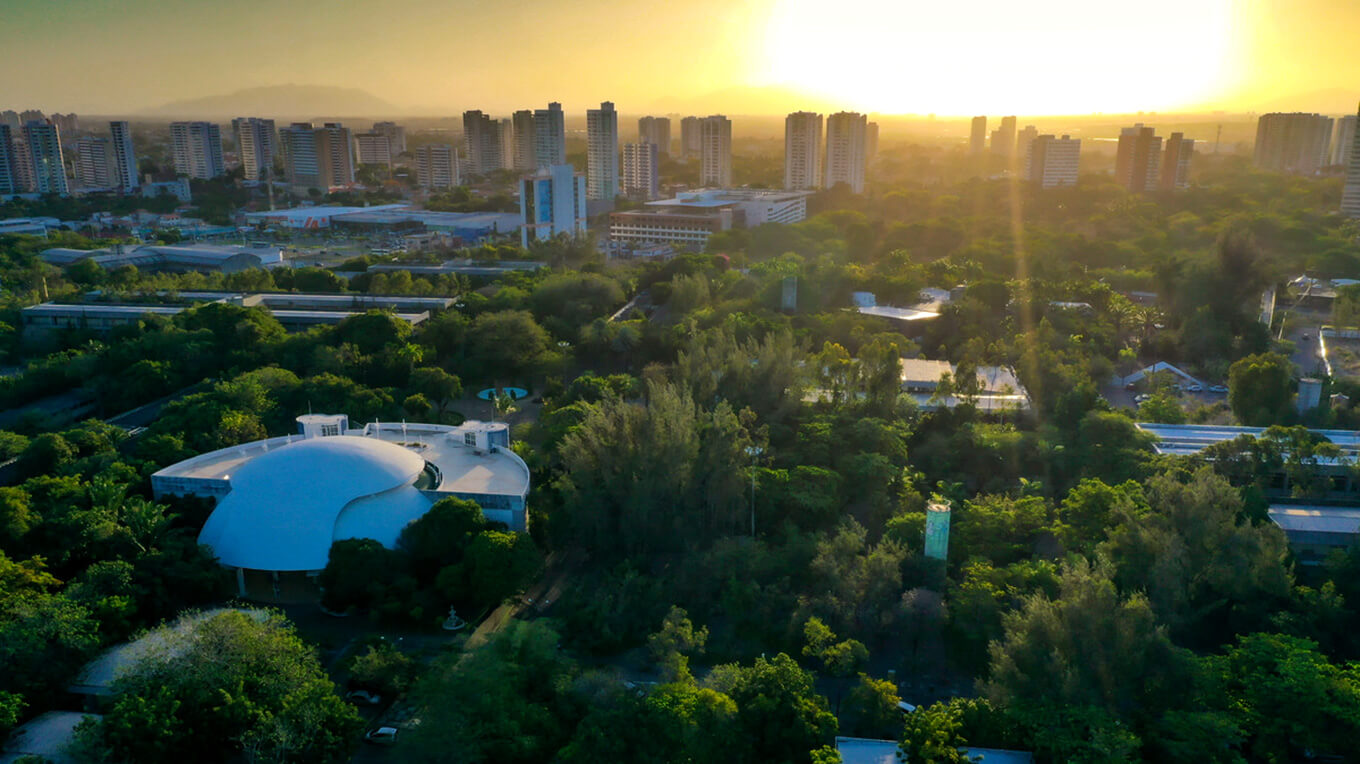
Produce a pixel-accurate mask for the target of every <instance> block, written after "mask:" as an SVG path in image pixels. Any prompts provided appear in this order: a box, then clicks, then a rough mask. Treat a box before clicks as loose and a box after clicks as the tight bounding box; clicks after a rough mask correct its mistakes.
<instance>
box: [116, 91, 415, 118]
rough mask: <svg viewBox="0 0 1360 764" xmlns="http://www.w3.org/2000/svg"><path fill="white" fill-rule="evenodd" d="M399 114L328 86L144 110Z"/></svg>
mask: <svg viewBox="0 0 1360 764" xmlns="http://www.w3.org/2000/svg"><path fill="white" fill-rule="evenodd" d="M400 111H401V110H400V109H398V108H397V107H396V106H393V105H392V104H391V103H388V102H387V101H384V100H382V99H381V98H378V97H377V96H375V95H373V94H372V93H368V92H366V91H363V90H359V89H358V88H341V87H333V86H330V85H271V86H268V87H258V88H246V89H245V90H238V91H236V92H235V93H230V94H227V95H216V96H203V97H201V98H189V99H185V100H182V101H174V102H171V103H167V104H165V105H164V106H157V107H155V108H152V109H146V110H145V111H143V112H142V113H143V114H144V115H146V116H154V117H199V118H209V117H211V118H226V117H253V116H260V117H274V118H279V119H293V118H298V119H310V118H313V117H320V116H348V117H359V116H388V115H394V114H396V113H398V112H400Z"/></svg>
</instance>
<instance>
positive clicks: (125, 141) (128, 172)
mask: <svg viewBox="0 0 1360 764" xmlns="http://www.w3.org/2000/svg"><path fill="white" fill-rule="evenodd" d="M109 135H110V137H111V138H112V140H113V160H114V169H115V170H116V178H115V182H116V183H117V186H118V189H119V190H120V191H122V192H123V193H125V194H127V193H131V192H133V191H135V190H137V187H138V186H140V185H141V181H140V180H139V178H138V176H137V153H136V152H135V151H133V149H132V126H131V125H129V124H128V123H127V122H123V121H118V120H115V121H113V122H110V123H109Z"/></svg>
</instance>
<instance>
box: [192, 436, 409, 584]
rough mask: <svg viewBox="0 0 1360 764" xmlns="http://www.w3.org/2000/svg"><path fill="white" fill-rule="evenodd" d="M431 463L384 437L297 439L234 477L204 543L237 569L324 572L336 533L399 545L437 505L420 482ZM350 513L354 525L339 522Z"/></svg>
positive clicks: (203, 535)
mask: <svg viewBox="0 0 1360 764" xmlns="http://www.w3.org/2000/svg"><path fill="white" fill-rule="evenodd" d="M424 467H425V460H424V459H422V458H420V456H418V455H416V454H415V453H412V452H411V451H408V450H407V449H405V448H402V447H401V446H398V445H396V444H394V443H387V442H384V441H381V440H378V439H376V438H362V437H357V436H351V435H337V436H332V437H324V438H308V439H306V440H300V441H296V442H294V443H290V444H288V445H286V446H281V447H279V448H277V449H275V450H273V451H270V452H269V453H267V454H263V455H261V456H258V457H256V458H254V459H252V460H250V461H248V462H246V463H245V464H243V465H241V467H240V468H239V469H238V470H237V471H236V472H234V473H233V474H231V475H230V476H228V478H227V479H228V480H229V481H230V483H231V493H229V494H227V495H226V497H224V498H223V499H222V501H221V503H219V504H218V505H217V508H216V509H214V510H213V513H212V515H211V516H209V517H208V522H206V523H204V525H203V531H202V532H201V533H199V536H198V541H199V543H200V544H206V545H207V546H209V547H211V548H212V550H213V553H214V554H216V555H217V558H218V560H219V561H220V562H221V563H222V564H223V565H228V566H230V567H234V568H249V569H251V570H271V571H297V570H321V569H322V568H324V567H326V561H327V559H328V557H329V555H330V548H331V542H332V541H333V540H335V539H338V538H353V537H356V536H362V537H368V538H376V539H378V540H379V541H381V542H383V543H384V544H386V545H388V546H391V545H392V544H393V543H395V540H396V538H397V536H398V535H399V534H400V533H401V529H402V528H404V527H405V526H406V524H407V523H409V522H411V521H412V520H414V519H416V518H417V517H419V516H420V514H423V512H419V513H417V511H418V510H419V509H420V508H421V507H424V508H428V507H429V504H430V502H429V500H427V499H425V497H424V495H423V494H421V493H420V491H419V490H417V489H416V488H415V487H414V486H413V485H412V483H414V482H415V479H416V478H417V477H418V476H419V475H420V472H421V470H422V469H424ZM361 500H362V501H361ZM346 507H350V510H349V512H346V511H345V510H346ZM389 509H390V510H391V511H388V510H389ZM342 513H345V514H346V515H347V520H346V522H345V523H344V525H345V526H346V527H345V528H338V527H337V521H338V520H339V518H340V517H341V514H342ZM337 531H339V532H337Z"/></svg>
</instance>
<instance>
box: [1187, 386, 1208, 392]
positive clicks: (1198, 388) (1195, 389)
mask: <svg viewBox="0 0 1360 764" xmlns="http://www.w3.org/2000/svg"><path fill="white" fill-rule="evenodd" d="M1185 391H1186V392H1187V393H1202V392H1204V386H1203V385H1190V386H1189V387H1187V388H1185Z"/></svg>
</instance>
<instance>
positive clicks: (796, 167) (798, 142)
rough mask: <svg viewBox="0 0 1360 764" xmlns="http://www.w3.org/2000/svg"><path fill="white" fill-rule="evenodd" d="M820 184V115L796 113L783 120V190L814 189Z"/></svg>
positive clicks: (807, 112)
mask: <svg viewBox="0 0 1360 764" xmlns="http://www.w3.org/2000/svg"><path fill="white" fill-rule="evenodd" d="M821 182H822V115H820V114H816V113H813V112H810V111H796V112H794V113H792V114H790V115H789V116H787V117H785V118H784V188H786V189H805V188H817V187H818V186H819V185H821Z"/></svg>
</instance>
